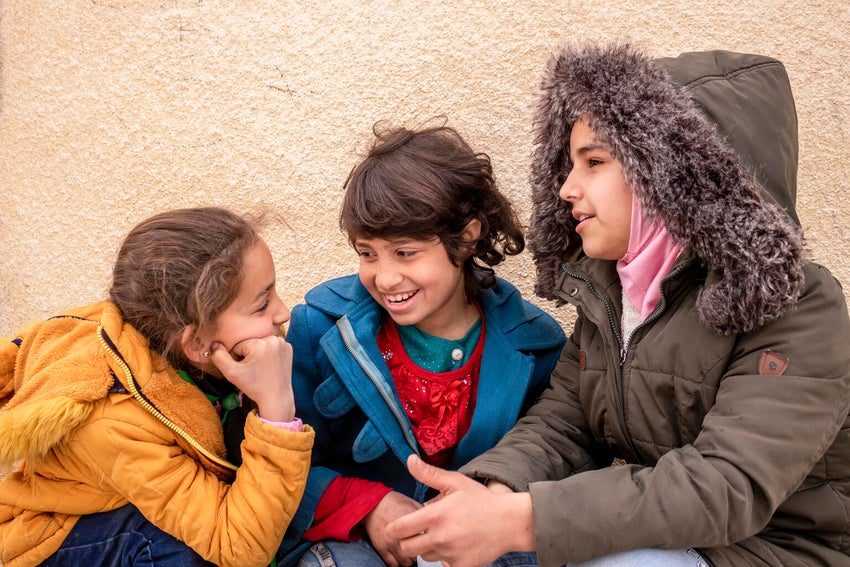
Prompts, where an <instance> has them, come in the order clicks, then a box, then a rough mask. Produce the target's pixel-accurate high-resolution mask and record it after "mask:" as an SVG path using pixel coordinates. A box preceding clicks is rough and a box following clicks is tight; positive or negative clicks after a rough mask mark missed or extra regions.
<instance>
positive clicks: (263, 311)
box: [256, 297, 270, 313]
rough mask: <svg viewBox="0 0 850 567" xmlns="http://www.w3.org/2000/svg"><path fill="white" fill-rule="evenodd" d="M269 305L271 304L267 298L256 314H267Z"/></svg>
mask: <svg viewBox="0 0 850 567" xmlns="http://www.w3.org/2000/svg"><path fill="white" fill-rule="evenodd" d="M269 303H270V301H269V298H268V297H267V298H266V300H265V301H264V302H263V304H262V305H261V306H260V308H259V309H257V311H256V313H265V312H266V309H268V308H269Z"/></svg>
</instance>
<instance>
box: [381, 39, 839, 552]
mask: <svg viewBox="0 0 850 567" xmlns="http://www.w3.org/2000/svg"><path fill="white" fill-rule="evenodd" d="M665 69H667V70H668V71H667V72H665ZM668 73H669V74H668ZM671 77H672V78H673V80H671ZM674 81H676V82H678V83H679V84H676V82H674ZM542 87H543V93H542V97H541V99H540V103H539V106H538V113H537V131H536V133H537V138H536V141H537V146H536V150H535V154H534V162H533V171H532V184H533V199H534V206H535V209H534V213H533V216H532V226H531V231H530V235H529V239H530V245H531V249H532V251H533V253H534V255H535V261H536V265H537V275H538V281H537V292H538V293H539V294H541V295H542V296H544V297H547V298H550V299H554V300H555V301H557V302H559V303H564V302H569V303H571V304H573V305H575V307H576V309H577V320H576V323H575V328H574V330H573V333H572V335H571V337H570V341H569V343H568V345H567V347H566V349H565V351H564V354H563V355H562V358H561V361H560V362H559V365H558V367H557V368H556V370H555V372H554V374H553V375H552V379H551V386H550V389H549V390H547V391H546V392H545V393H544V394H543V396H542V397H541V399H540V400H539V401H538V403H537V404H536V405H535V406H533V407H532V408H531V410H530V411H529V412H528V414H527V415H526V416H525V417H524V418H523V419H521V420H520V421H519V423H518V424H517V426H516V427H515V428H514V429H513V430H512V431H510V432H509V433H508V434H507V435H506V437H505V438H503V440H502V441H501V442H500V443H499V444H498V445H497V446H496V447H495V448H493V449H492V450H490V451H488V452H487V453H485V454H483V455H481V456H480V457H478V458H477V459H474V460H473V461H472V462H470V463H469V464H467V465H466V466H465V467H463V468H462V469H461V472H462V473H466V474H467V475H469V476H473V477H477V478H479V479H489V482H488V488H489V490H488V488H484V487H483V486H482V485H481V484H479V483H477V482H474V481H472V480H470V479H468V478H465V477H463V476H462V475H451V474H449V473H445V472H444V471H436V470H434V469H431V468H428V467H426V466H425V465H423V464H422V463H420V462H419V461H417V460H415V459H412V460H411V462H410V463H409V464H410V466H411V471H412V472H413V473H414V475H415V476H417V477H418V478H420V479H422V480H423V481H425V482H427V483H428V484H430V485H431V486H433V487H435V488H438V489H440V490H442V491H443V493H444V495H445V496H444V498H443V499H442V501H440V502H438V503H434V504H433V505H431V506H427V507H426V508H425V509H424V510H422V511H417V512H415V513H414V514H411V515H409V516H407V517H405V518H402V519H401V520H399V521H397V522H395V523H394V524H391V525H390V526H388V532H389V533H390V534H391V535H393V536H395V537H399V538H403V539H404V538H407V539H404V543H403V544H402V547H403V548H404V549H405V550H406V551H407V552H408V553H420V554H423V556H424V557H426V558H427V559H436V558H440V559H445V560H448V561H449V562H450V563H451V565H452V567H464V566H467V565H479V564H481V563H483V562H486V560H489V558H490V557H493V556H496V555H498V554H500V553H503V552H504V551H505V550H506V549H515V550H530V549H534V550H536V552H537V555H538V559H539V561H540V564H541V565H544V566H554V565H563V564H569V565H577V564H581V563H580V562H583V561H586V560H590V559H593V558H600V563H593V565H623V564H625V563H623V562H624V561H626V560H628V558H629V557H636V556H637V555H638V554H642V553H651V554H653V557H654V558H653V559H652V560H651V561H652V562H651V563H650V564H652V565H694V566H696V565H705V564H711V565H715V566H718V567H719V566H742V565H775V566H786V567H787V566H804V565H815V564H817V565H830V566H837V565H850V557H848V554H850V520H848V518H850V513H848V512H849V511H850V436H848V432H850V428H848V424H847V415H848V404H850V349H848V348H847V344H848V339H850V321H849V320H848V314H847V307H846V305H845V302H844V297H843V294H842V291H841V287H840V284H839V283H838V282H837V281H836V280H835V279H834V278H833V277H832V276H831V275H830V274H829V272H828V271H827V270H826V269H825V268H823V267H821V266H818V265H816V264H814V263H811V262H808V261H806V260H805V259H804V251H803V245H802V236H801V232H800V230H799V227H798V226H797V225H796V224H795V222H794V220H796V217H794V213H793V205H794V196H795V195H794V193H795V175H796V157H797V155H796V154H797V140H796V115H795V112H794V105H793V99H792V98H791V93H790V88H789V87H788V79H787V76H786V74H785V71H784V68H783V67H782V65H781V64H780V63H779V62H777V61H775V60H773V59H770V58H767V57H760V56H753V55H742V54H733V53H728V52H709V53H691V54H685V55H682V56H681V57H679V58H675V59H664V60H658V61H654V62H653V61H650V60H649V59H648V58H647V57H646V56H645V55H643V54H642V53H640V52H639V51H638V50H636V49H634V48H632V47H630V46H626V45H613V46H608V47H597V46H588V47H580V48H566V49H564V50H563V51H561V52H560V53H558V54H557V55H556V56H555V57H554V58H553V59H552V60H551V62H550V64H549V67H548V69H547V72H546V74H545V76H544V79H543V83H542ZM705 115H707V116H708V117H709V118H710V119H711V120H712V121H713V122H715V123H716V125H717V129H716V128H715V126H714V125H712V123H711V122H710V121H707V120H706V119H705ZM729 144H732V145H733V147H735V151H733V150H732V149H731V148H730V145H729ZM617 170H619V171H617ZM612 171H614V173H617V175H614V174H612ZM601 176H608V178H607V181H606V183H607V186H606V188H605V189H604V190H601V189H598V185H599V182H600V178H601ZM612 180H614V181H616V180H619V183H620V186H616V183H614V182H612ZM595 187H596V188H595ZM594 191H596V192H595V193H594ZM606 191H607V193H606ZM624 201H631V205H630V209H627V210H626V212H625V214H623V213H622V209H623V207H622V203H623V202H624ZM777 205H778V206H777ZM782 208H785V211H783V210H782ZM618 212H620V217H617V213H618ZM623 216H625V219H623V218H621V217H623ZM624 226H625V227H626V230H625V233H624V231H623V227H624ZM505 486H507V487H510V488H511V489H513V490H516V491H528V492H527V493H512V492H511V493H508V492H507V491H506V490H505ZM658 550H669V551H658ZM621 553H625V555H618V554H621Z"/></svg>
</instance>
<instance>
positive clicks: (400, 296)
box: [387, 293, 413, 302]
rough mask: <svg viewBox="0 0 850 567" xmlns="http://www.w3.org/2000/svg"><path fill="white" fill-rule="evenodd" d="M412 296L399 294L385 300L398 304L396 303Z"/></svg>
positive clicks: (389, 296) (410, 294)
mask: <svg viewBox="0 0 850 567" xmlns="http://www.w3.org/2000/svg"><path fill="white" fill-rule="evenodd" d="M412 295H413V294H412V293H402V294H399V295H388V296H387V299H389V300H390V301H393V302H398V301H404V300H406V299H410V297H411V296H412Z"/></svg>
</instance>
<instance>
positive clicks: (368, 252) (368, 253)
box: [357, 250, 375, 258]
mask: <svg viewBox="0 0 850 567" xmlns="http://www.w3.org/2000/svg"><path fill="white" fill-rule="evenodd" d="M357 255H358V256H360V257H361V258H371V257H373V256H374V255H375V253H374V252H372V251H371V250H357Z"/></svg>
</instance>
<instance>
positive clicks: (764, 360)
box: [759, 350, 788, 376]
mask: <svg viewBox="0 0 850 567" xmlns="http://www.w3.org/2000/svg"><path fill="white" fill-rule="evenodd" d="M787 369H788V359H787V358H785V357H784V356H782V355H781V354H779V353H778V352H773V351H772V350H766V351H764V352H763V353H761V360H759V374H763V375H765V376H782V375H783V374H785V371H786V370H787Z"/></svg>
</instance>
